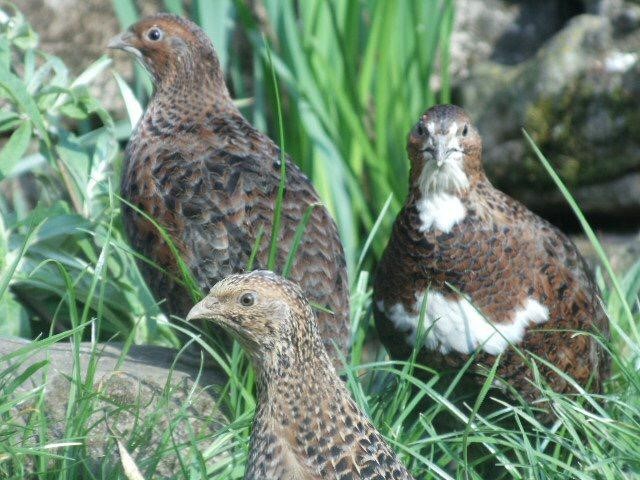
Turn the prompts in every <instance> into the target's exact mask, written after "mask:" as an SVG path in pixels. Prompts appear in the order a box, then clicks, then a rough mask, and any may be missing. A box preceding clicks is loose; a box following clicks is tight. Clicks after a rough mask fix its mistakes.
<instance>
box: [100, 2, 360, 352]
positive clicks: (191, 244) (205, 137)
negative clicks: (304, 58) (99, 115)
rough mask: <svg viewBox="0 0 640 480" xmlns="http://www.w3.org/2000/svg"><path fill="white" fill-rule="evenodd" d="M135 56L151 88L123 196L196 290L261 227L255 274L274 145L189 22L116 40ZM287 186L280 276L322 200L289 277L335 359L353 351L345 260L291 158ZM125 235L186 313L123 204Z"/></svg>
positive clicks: (170, 308)
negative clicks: (240, 104) (236, 99)
mask: <svg viewBox="0 0 640 480" xmlns="http://www.w3.org/2000/svg"><path fill="white" fill-rule="evenodd" d="M109 47H110V48H119V49H122V50H125V51H127V52H129V53H131V54H133V55H134V56H135V57H136V58H137V59H138V60H139V61H140V62H141V63H142V64H143V65H144V66H145V67H146V68H147V69H148V70H149V72H150V73H151V75H152V76H153V80H154V83H155V93H154V94H153V97H152V98H151V100H150V102H149V105H148V106H147V109H146V111H145V113H144V116H143V117H142V119H141V120H140V122H139V123H138V125H137V127H136V128H135V131H134V133H133V135H132V137H131V140H130V141H129V144H128V146H127V149H126V154H125V161H124V167H123V174H122V185H121V194H122V197H123V198H124V199H125V200H126V201H127V202H129V203H130V204H132V205H134V206H135V207H137V208H139V209H140V210H142V211H143V212H145V213H147V214H148V215H149V216H151V217H152V218H153V219H154V220H155V221H156V222H157V223H158V224H159V225H160V226H161V227H163V228H164V229H166V231H167V232H168V234H169V235H170V236H171V238H172V239H173V242H175V245H176V246H177V248H178V250H179V252H180V255H181V256H182V258H183V259H184V260H185V262H186V265H187V266H188V268H189V269H190V270H191V272H192V274H193V275H194V277H195V279H196V280H197V282H198V284H199V287H200V288H201V289H202V290H203V291H206V290H208V288H210V287H211V286H212V285H213V284H214V283H216V282H217V281H218V280H220V279H221V278H224V277H225V276H227V275H229V274H231V273H236V272H242V271H243V270H244V269H245V268H246V264H247V261H248V260H249V258H250V255H251V252H252V248H253V246H254V243H255V241H256V239H257V238H258V235H259V232H260V231H261V229H262V230H263V232H264V237H263V238H262V242H261V244H260V247H259V250H258V254H257V257H256V261H255V263H254V268H266V267H267V260H268V257H269V244H270V239H271V232H272V227H273V221H274V208H275V204H276V197H277V193H278V185H279V181H280V176H281V164H280V157H281V152H280V150H279V148H278V147H277V146H276V145H275V144H274V143H273V142H272V141H271V140H270V139H269V138H268V137H266V136H265V135H263V134H262V133H260V132H259V131H258V130H256V129H255V128H253V127H252V126H251V125H250V124H249V123H248V122H247V121H246V120H245V119H244V117H243V116H242V115H241V113H240V112H239V110H238V109H237V108H236V106H235V105H234V103H233V101H232V99H231V97H230V95H229V92H228V91H227V87H226V85H225V82H224V77H223V73H222V70H221V68H220V62H219V61H218V57H217V56H216V53H215V51H214V48H213V46H212V44H211V41H210V40H209V38H208V37H207V36H206V35H205V33H204V32H203V31H202V30H201V29H200V28H199V27H198V26H197V25H195V24H194V23H192V22H191V21H188V20H185V19H183V18H180V17H177V16H174V15H169V14H158V15H154V16H152V17H148V18H145V19H143V20H141V21H139V22H138V23H136V24H135V25H133V26H131V27H130V28H129V29H128V30H126V31H125V32H123V33H122V34H121V35H119V36H118V37H116V38H114V39H113V40H112V41H111V43H110V44H109ZM285 165H286V191H285V195H284V202H283V209H282V217H281V218H282V226H281V229H280V233H279V237H278V241H279V251H278V255H277V262H276V263H277V269H278V270H279V271H281V270H282V268H283V267H284V265H285V263H286V260H287V257H288V254H289V252H290V250H291V249H292V244H293V240H294V235H295V232H296V228H297V227H298V225H299V223H300V221H301V219H302V218H303V215H304V214H305V212H306V211H307V209H308V208H309V207H310V206H311V205H316V207H315V208H314V209H313V213H312V214H311V220H310V222H309V223H308V226H307V228H306V230H305V233H304V236H303V239H302V242H301V244H300V246H299V249H298V251H297V255H296V257H295V262H294V264H293V268H292V270H291V273H290V278H291V279H293V280H294V281H296V282H298V283H299V284H300V285H301V286H302V289H303V290H304V292H305V294H306V295H307V296H308V297H309V299H310V301H312V302H313V303H315V304H318V305H320V306H321V307H325V308H326V309H328V310H330V311H331V312H333V313H327V312H320V313H318V322H319V327H320V335H321V337H322V339H323V341H324V342H325V345H326V346H327V348H328V349H330V350H329V352H331V354H332V356H333V357H334V358H335V357H336V356H337V352H336V350H335V349H334V348H333V347H334V345H335V346H337V347H338V350H340V351H341V352H342V353H345V352H346V348H347V345H348V340H349V298H348V283H347V273H346V264H345V259H344V253H343V249H342V244H341V242H340V239H339V237H338V231H337V228H336V225H335V223H334V222H333V220H332V218H331V217H330V215H329V213H328V212H327V210H326V208H325V207H324V206H323V205H321V204H319V202H320V201H319V199H318V195H317V194H316V192H315V190H314V188H313V186H312V185H311V183H310V182H309V179H308V178H307V177H306V176H305V175H304V174H303V173H302V172H301V171H300V169H299V168H298V167H297V166H296V165H295V164H294V163H292V162H291V160H290V159H288V158H287V159H286V164H285ZM123 215H124V224H125V229H126V232H127V234H128V237H129V240H130V242H131V244H132V245H133V247H134V248H135V249H136V250H138V251H139V252H140V253H141V254H142V255H143V256H144V257H146V258H147V259H148V260H150V261H151V262H153V263H155V264H156V265H157V266H160V267H161V268H162V269H163V270H164V271H161V270H159V269H158V268H157V267H156V266H152V265H150V264H149V263H148V262H140V268H141V270H142V274H143V276H144V278H145V279H146V281H147V283H148V284H149V287H150V288H151V290H152V292H153V293H154V294H155V296H156V297H157V298H158V299H166V302H165V303H164V309H165V310H166V311H167V312H168V313H169V314H174V315H178V316H184V315H185V314H186V313H187V311H188V310H189V307H190V305H191V302H190V300H189V299H190V298H191V297H190V296H189V295H188V294H187V293H185V289H184V287H183V286H182V285H181V283H180V282H179V281H177V278H180V277H181V276H180V273H179V269H178V267H177V263H176V260H175V256H174V255H173V254H172V252H171V250H170V249H169V247H168V245H167V244H166V243H165V242H164V241H163V239H162V237H161V235H160V233H159V232H158V230H157V229H156V228H155V227H154V226H153V225H152V223H150V222H149V221H147V220H145V218H144V217H143V216H141V215H139V214H138V213H137V212H136V211H135V210H134V209H132V208H130V207H129V206H128V205H123Z"/></svg>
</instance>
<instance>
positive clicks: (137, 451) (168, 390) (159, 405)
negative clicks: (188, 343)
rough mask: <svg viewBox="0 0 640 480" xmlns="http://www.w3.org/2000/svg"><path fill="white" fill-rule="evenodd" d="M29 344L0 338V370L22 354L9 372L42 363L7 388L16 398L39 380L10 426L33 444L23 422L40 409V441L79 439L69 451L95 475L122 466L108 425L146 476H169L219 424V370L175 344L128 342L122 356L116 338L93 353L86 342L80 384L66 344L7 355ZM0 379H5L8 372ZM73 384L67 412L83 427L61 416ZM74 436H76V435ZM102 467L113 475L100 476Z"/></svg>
mask: <svg viewBox="0 0 640 480" xmlns="http://www.w3.org/2000/svg"><path fill="white" fill-rule="evenodd" d="M28 345H29V342H28V341H26V340H21V339H15V338H6V337H5V338H2V337H0V372H2V371H3V370H4V369H6V368H7V367H8V366H9V365H15V364H16V362H18V359H19V358H21V359H22V360H24V362H23V363H21V364H20V365H19V368H18V369H17V370H16V371H14V372H13V373H12V374H11V379H15V378H18V376H19V375H20V374H21V372H24V371H25V369H27V368H29V366H31V365H34V364H37V363H38V362H41V361H43V360H46V361H47V362H48V363H47V364H46V366H45V367H44V368H43V369H40V370H38V371H37V372H36V373H35V374H33V375H32V376H31V377H30V378H29V380H28V381H27V382H24V383H22V385H21V386H20V387H19V388H18V389H17V390H16V391H14V392H13V393H12V395H14V397H16V398H17V397H19V396H20V395H24V394H26V393H27V392H29V391H30V390H31V389H37V388H39V387H40V386H42V385H43V386H44V402H43V404H42V406H40V405H39V404H38V402H37V398H38V395H33V396H29V397H27V399H26V400H25V401H24V402H22V403H20V404H19V406H18V408H17V409H16V411H14V412H13V414H14V415H13V418H14V420H13V422H15V425H16V426H17V427H19V428H18V429H17V430H18V431H23V441H24V442H25V443H26V444H27V445H34V444H36V445H37V444H38V439H37V437H38V435H39V434H40V432H39V431H37V429H36V430H33V427H29V425H31V426H33V425H34V421H33V418H34V412H37V413H35V415H36V416H37V415H40V414H42V413H44V415H45V418H46V420H47V429H48V432H47V434H46V436H47V438H46V442H43V443H47V444H51V443H55V442H60V441H74V440H75V441H80V442H81V443H82V444H83V445H82V446H81V447H79V448H78V449H77V450H76V452H77V453H78V458H76V460H80V461H81V462H82V467H80V468H81V469H86V470H88V471H90V472H92V473H93V474H94V475H96V476H97V477H98V478H111V477H110V475H113V476H115V472H118V471H121V467H120V459H119V457H118V454H117V448H116V444H115V441H114V439H113V436H112V434H111V433H110V431H109V429H108V428H107V424H108V425H109V426H110V427H111V430H112V431H113V432H114V433H115V435H117V436H118V437H119V439H120V440H121V441H122V442H123V443H124V444H125V445H126V446H127V448H128V449H129V453H131V454H132V456H133V457H134V459H135V460H136V462H137V464H138V466H139V467H140V468H141V470H142V472H143V474H144V476H145V478H166V479H173V478H180V477H182V476H183V475H182V473H181V472H182V469H181V468H182V467H181V462H182V463H184V462H185V461H186V462H188V461H189V459H193V458H194V456H195V452H194V450H198V451H200V452H204V451H205V450H206V449H207V447H209V446H210V444H211V441H212V440H211V439H212V437H213V435H214V434H215V433H216V432H217V431H219V429H220V428H221V425H223V424H225V423H226V422H225V419H224V417H223V415H222V414H221V413H220V410H219V408H218V405H217V401H216V400H217V398H218V397H217V393H218V392H219V389H220V387H221V386H222V385H224V383H225V377H224V375H223V374H222V373H220V372H219V371H218V370H215V369H204V370H202V371H201V372H199V368H198V367H196V366H192V365H191V363H185V362H184V361H182V360H181V359H180V358H177V357H176V352H175V351H174V350H171V349H168V348H163V347H154V346H132V347H131V349H130V350H129V352H128V353H127V355H126V356H124V357H123V351H122V344H115V343H107V344H97V347H96V352H95V353H94V354H92V350H91V345H90V344H87V343H83V344H82V347H81V350H80V364H81V365H80V370H81V378H82V381H83V382H84V381H86V375H87V371H88V367H89V364H90V362H91V361H92V359H95V362H96V364H95V376H94V378H93V382H92V384H91V385H90V386H89V388H84V387H83V386H79V385H75V382H73V383H72V382H71V381H70V379H72V378H74V377H73V372H74V360H73V359H74V353H73V347H72V345H71V344H70V343H63V342H60V343H56V344H54V345H53V346H50V347H48V348H46V349H39V350H37V351H36V352H33V353H30V354H29V356H28V358H26V359H25V356H24V355H22V356H17V357H16V356H14V357H13V358H10V357H8V355H11V354H12V353H14V352H16V351H17V350H19V349H21V348H24V347H26V346H28ZM121 357H122V363H121V364H120V360H121ZM2 378H3V380H4V381H5V383H4V384H3V385H5V386H6V385H7V383H6V382H8V381H9V380H10V378H8V377H7V376H3V377H2ZM72 385H75V387H76V389H75V395H77V396H78V397H82V400H80V401H76V402H75V403H74V404H73V405H74V406H75V408H76V410H74V411H73V412H72V415H73V416H74V417H75V418H76V419H77V418H83V421H82V422H81V424H82V425H83V429H82V430H81V431H79V432H74V431H73V430H72V429H71V428H72V427H73V425H67V422H66V420H65V419H66V418H67V415H68V413H67V409H68V408H69V398H70V395H71V393H70V392H72V391H73V389H72ZM0 387H2V385H0ZM2 388H4V387H2ZM87 393H88V394H87ZM95 393H97V394H95ZM35 424H36V425H38V424H39V422H38V421H36V422H35ZM24 427H27V428H24ZM84 428H86V429H87V430H89V434H88V436H87V437H86V438H84V437H82V434H83V433H84ZM77 435H80V437H78V438H76V437H77ZM16 439H17V438H13V439H12V440H14V441H15V440H16ZM194 442H195V444H194ZM161 450H165V451H164V452H163V453H162V455H161V458H162V459H161V461H160V462H159V463H158V464H157V465H154V464H153V463H152V459H153V458H154V455H155V454H156V452H158V451H161ZM83 457H84V458H83ZM209 461H210V462H214V461H215V459H209ZM105 472H107V473H108V472H112V474H107V475H105Z"/></svg>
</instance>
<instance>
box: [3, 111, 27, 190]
mask: <svg viewBox="0 0 640 480" xmlns="http://www.w3.org/2000/svg"><path fill="white" fill-rule="evenodd" d="M31 133H32V132H31V124H30V123H29V122H23V123H22V124H21V125H20V126H19V127H18V128H17V130H16V131H15V132H13V133H12V134H11V137H9V140H8V141H7V143H6V144H5V146H4V147H3V148H2V150H0V180H2V179H3V178H6V177H9V176H11V175H12V173H13V172H14V169H15V167H16V165H17V164H18V163H19V162H20V160H21V159H22V157H23V156H24V154H25V152H26V151H27V148H28V147H29V141H30V140H31Z"/></svg>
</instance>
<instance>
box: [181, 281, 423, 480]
mask: <svg viewBox="0 0 640 480" xmlns="http://www.w3.org/2000/svg"><path fill="white" fill-rule="evenodd" d="M194 319H205V320H211V321H213V322H214V323H216V324H218V325H220V326H222V327H223V328H224V329H226V330H227V331H228V332H229V333H230V334H231V335H232V336H233V337H235V338H236V339H237V340H238V341H239V342H240V344H241V345H242V346H243V347H244V349H245V351H246V352H247V353H248V354H249V356H250V358H251V360H252V363H253V365H254V367H255V370H256V376H257V379H258V380H257V387H258V405H257V410H256V416H255V419H254V423H253V430H252V433H251V443H250V452H249V461H248V466H247V469H246V473H245V478H246V479H248V480H258V479H259V480H263V479H272V480H278V479H297V480H306V479H316V480H320V479H323V480H331V479H344V480H346V479H356V478H358V479H365V480H366V479H380V480H382V479H410V478H412V477H411V475H410V474H409V473H408V472H407V470H406V468H405V467H404V466H403V465H402V464H401V463H400V461H399V460H398V458H397V457H396V455H395V453H394V452H393V450H391V448H390V447H389V445H388V444H387V443H386V441H385V440H384V438H383V437H382V436H381V435H380V433H379V432H378V431H377V430H376V429H375V427H374V426H373V425H372V424H371V422H370V421H369V420H368V419H367V417H366V416H365V415H364V414H363V413H362V412H361V411H360V410H359V408H358V407H357V405H356V404H355V402H354V401H353V400H352V398H351V396H350V395H349V392H348V391H347V389H346V387H345V386H344V384H343V383H342V381H341V380H340V378H339V377H338V375H337V373H336V371H335V369H334V367H333V365H332V363H331V361H330V360H329V357H328V355H327V352H326V350H325V348H324V346H323V344H322V341H321V340H320V336H319V335H318V327H317V325H316V321H315V318H314V314H313V312H312V311H311V308H310V306H309V303H308V302H307V300H306V298H305V297H304V295H303V294H302V292H301V290H300V289H299V288H298V287H297V286H296V285H295V284H294V283H292V282H290V281H288V280H285V279H283V278H282V277H279V276H277V275H275V274H273V273H272V272H267V271H254V272H251V273H248V274H242V275H231V276H229V277H227V278H225V279H224V280H222V281H221V282H219V283H218V284H216V285H215V286H214V287H213V288H212V289H211V292H210V293H209V295H207V297H206V298H204V299H203V300H202V301H201V302H200V303H198V304H197V305H196V306H195V307H193V308H192V309H191V311H190V312H189V314H188V316H187V320H194Z"/></svg>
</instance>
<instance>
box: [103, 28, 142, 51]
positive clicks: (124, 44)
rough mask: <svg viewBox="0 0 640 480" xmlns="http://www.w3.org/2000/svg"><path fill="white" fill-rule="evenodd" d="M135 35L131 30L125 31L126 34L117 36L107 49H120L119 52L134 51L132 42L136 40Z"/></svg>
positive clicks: (110, 41)
mask: <svg viewBox="0 0 640 480" xmlns="http://www.w3.org/2000/svg"><path fill="white" fill-rule="evenodd" d="M134 36H135V35H134V34H133V32H132V31H131V30H125V31H124V32H122V33H120V34H119V35H116V36H115V37H113V38H112V39H111V40H109V43H108V44H107V48H111V49H118V50H130V49H133V46H132V45H131V40H133V38H134Z"/></svg>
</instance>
